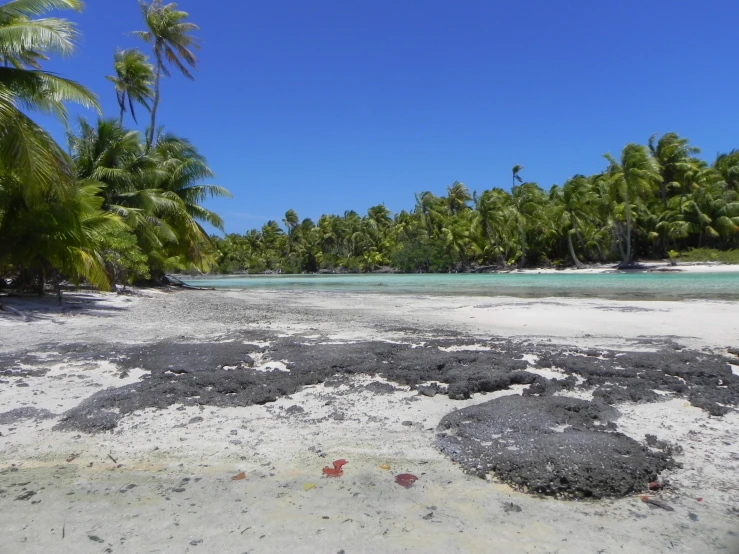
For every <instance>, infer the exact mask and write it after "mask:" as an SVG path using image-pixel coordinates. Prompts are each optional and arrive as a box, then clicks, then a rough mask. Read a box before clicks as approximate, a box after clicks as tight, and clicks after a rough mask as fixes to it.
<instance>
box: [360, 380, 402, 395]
mask: <svg viewBox="0 0 739 554" xmlns="http://www.w3.org/2000/svg"><path fill="white" fill-rule="evenodd" d="M364 388H365V389H366V390H368V391H370V392H373V393H375V394H392V393H394V392H396V391H398V390H400V389H399V388H398V387H395V386H393V385H391V384H390V383H383V382H382V381H372V382H371V383H367V384H366V385H365V386H364Z"/></svg>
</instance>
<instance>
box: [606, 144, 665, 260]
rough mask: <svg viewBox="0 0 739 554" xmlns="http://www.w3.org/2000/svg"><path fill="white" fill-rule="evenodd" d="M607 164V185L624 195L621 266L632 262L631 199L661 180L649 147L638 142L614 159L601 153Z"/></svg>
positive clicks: (638, 197)
mask: <svg viewBox="0 0 739 554" xmlns="http://www.w3.org/2000/svg"><path fill="white" fill-rule="evenodd" d="M604 157H605V159H606V160H608V162H609V163H610V167H609V168H608V178H607V181H608V183H609V185H611V186H612V187H613V189H614V190H615V191H616V192H617V193H618V194H619V195H620V196H621V197H622V198H623V213H624V219H625V224H626V232H625V235H626V236H625V241H626V249H625V252H624V256H623V259H622V260H621V263H620V264H619V267H620V268H626V267H629V266H631V265H632V258H633V254H632V245H631V235H632V228H633V221H632V212H631V211H632V202H636V201H638V200H639V199H640V198H641V197H642V196H644V194H645V193H646V192H648V191H651V189H653V188H654V187H655V185H658V184H659V183H660V181H661V179H662V177H661V176H660V172H659V164H658V163H657V161H656V160H655V159H654V157H653V156H651V155H650V153H649V149H648V148H647V147H645V146H642V145H640V144H634V143H631V144H627V145H626V146H624V149H623V150H622V151H621V159H620V161H617V160H616V159H615V158H614V157H613V156H611V155H610V154H605V155H604Z"/></svg>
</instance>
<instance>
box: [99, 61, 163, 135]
mask: <svg viewBox="0 0 739 554" xmlns="http://www.w3.org/2000/svg"><path fill="white" fill-rule="evenodd" d="M113 68H114V69H115V76H107V77H106V79H108V80H109V81H110V82H112V83H113V84H114V85H115V93H116V98H117V100H118V106H119V107H120V110H121V112H120V116H119V118H118V123H119V125H123V114H125V113H126V106H128V108H129V109H130V111H131V117H132V118H133V120H134V122H136V123H138V121H137V120H136V111H135V109H134V105H135V104H141V105H142V106H144V108H146V109H147V110H151V108H150V106H149V101H150V100H152V99H153V97H154V92H153V91H152V88H151V87H152V85H153V84H154V66H153V65H151V64H150V63H149V60H148V58H147V57H146V56H145V55H144V53H143V52H141V51H140V50H138V49H136V48H129V49H127V50H118V51H116V53H115V55H114V57H113Z"/></svg>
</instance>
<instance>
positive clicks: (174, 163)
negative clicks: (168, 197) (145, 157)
mask: <svg viewBox="0 0 739 554" xmlns="http://www.w3.org/2000/svg"><path fill="white" fill-rule="evenodd" d="M151 155H152V157H153V158H154V161H155V163H156V166H157V170H156V172H155V175H156V176H157V178H156V179H155V184H156V187H155V188H158V189H160V190H162V191H163V192H165V193H173V194H174V195H175V196H176V197H177V198H178V199H179V200H180V201H181V202H182V205H183V207H184V210H185V212H186V213H187V215H188V216H189V217H190V218H192V220H193V221H194V222H197V221H200V222H203V223H207V224H209V225H212V226H213V227H215V228H216V229H220V230H223V225H224V224H223V220H222V219H221V217H220V216H219V215H218V214H216V213H215V212H212V211H210V210H208V209H206V208H204V207H203V206H201V205H200V204H201V203H202V202H204V201H205V200H207V199H208V198H218V197H225V198H230V197H231V193H230V192H229V191H228V190H226V189H225V188H223V187H220V186H218V185H211V184H203V183H202V181H203V180H205V179H210V178H213V177H214V174H213V171H212V170H211V169H210V168H209V167H208V165H207V163H206V160H205V157H204V156H203V155H202V154H200V152H198V150H197V148H195V146H194V145H193V144H192V143H191V142H190V141H188V140H187V139H184V138H181V137H177V136H175V135H172V134H165V135H161V136H160V137H159V139H158V140H157V142H156V146H155V147H154V149H153V150H152V151H151ZM200 230H201V231H202V232H203V233H205V231H203V230H202V228H200Z"/></svg>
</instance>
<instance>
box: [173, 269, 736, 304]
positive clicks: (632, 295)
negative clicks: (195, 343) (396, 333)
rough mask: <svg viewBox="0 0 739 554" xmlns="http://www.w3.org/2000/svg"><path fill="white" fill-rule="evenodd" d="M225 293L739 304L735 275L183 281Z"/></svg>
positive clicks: (288, 277) (314, 277)
mask: <svg viewBox="0 0 739 554" xmlns="http://www.w3.org/2000/svg"><path fill="white" fill-rule="evenodd" d="M183 281H184V282H185V283H187V284H190V285H195V286H199V287H213V288H219V289H220V288H223V289H253V290H285V291H292V290H294V291H319V292H321V291H322V292H332V293H369V294H403V295H421V296H512V297H519V298H545V297H565V298H607V299H614V300H674V301H679V300H697V299H702V300H739V270H737V271H730V272H705V273H699V272H685V273H678V272H674V273H673V272H653V273H648V272H636V273H635V272H611V273H576V272H570V271H568V272H561V273H541V274H538V273H530V272H526V273H467V274H361V275H225V276H220V277H212V276H208V277H204V278H183Z"/></svg>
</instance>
